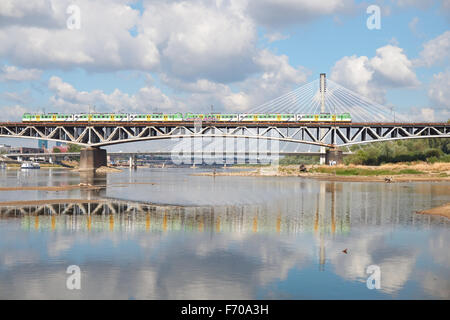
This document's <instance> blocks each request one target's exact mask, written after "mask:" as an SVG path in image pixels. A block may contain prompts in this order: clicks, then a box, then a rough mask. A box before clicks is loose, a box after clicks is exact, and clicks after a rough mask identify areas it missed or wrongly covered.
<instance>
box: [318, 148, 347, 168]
mask: <svg viewBox="0 0 450 320" xmlns="http://www.w3.org/2000/svg"><path fill="white" fill-rule="evenodd" d="M320 157H322V155H321V156H320ZM343 159H344V156H343V153H342V151H341V150H339V149H337V148H334V149H327V151H326V153H325V163H326V164H327V165H329V164H330V161H336V164H341V163H342V162H343V161H342V160H343Z"/></svg>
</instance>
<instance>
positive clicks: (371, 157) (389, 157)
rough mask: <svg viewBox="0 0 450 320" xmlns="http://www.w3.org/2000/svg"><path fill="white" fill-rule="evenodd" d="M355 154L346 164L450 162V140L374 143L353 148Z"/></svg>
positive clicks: (347, 158) (345, 161)
mask: <svg viewBox="0 0 450 320" xmlns="http://www.w3.org/2000/svg"><path fill="white" fill-rule="evenodd" d="M351 150H352V151H353V152H354V154H352V155H350V156H347V157H345V158H344V163H346V164H362V165H380V164H383V163H395V162H411V161H426V162H429V163H434V162H450V139H448V138H433V139H410V140H398V141H390V142H374V143H370V144H367V145H364V146H353V147H351Z"/></svg>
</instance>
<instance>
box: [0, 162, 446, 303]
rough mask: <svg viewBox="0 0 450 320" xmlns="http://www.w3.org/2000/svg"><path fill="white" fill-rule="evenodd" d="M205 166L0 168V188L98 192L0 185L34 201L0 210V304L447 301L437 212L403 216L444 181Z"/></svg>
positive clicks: (1, 197)
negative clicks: (74, 275) (100, 171)
mask: <svg viewBox="0 0 450 320" xmlns="http://www.w3.org/2000/svg"><path fill="white" fill-rule="evenodd" d="M205 170H206V169H201V168H197V169H185V168H184V169H183V168H167V169H141V168H140V169H138V170H136V171H135V170H128V169H126V170H124V171H122V172H120V173H108V174H107V175H97V176H95V177H93V176H85V175H81V176H80V174H79V173H75V172H70V171H67V170H62V169H60V170H55V169H51V170H44V169H42V170H31V171H23V170H22V171H20V170H1V171H0V187H25V186H29V187H31V186H41V187H44V186H65V185H76V184H79V183H80V182H82V183H90V184H95V185H97V186H99V188H98V189H97V190H79V189H75V190H70V191H46V190H11V191H0V201H1V202H5V201H30V200H45V201H48V204H45V201H43V202H39V203H37V202H36V203H33V202H23V203H17V204H10V205H7V206H6V205H3V206H0V299H78V298H83V299H450V251H449V244H450V232H449V227H450V223H449V222H450V220H448V219H446V218H443V217H438V216H428V215H421V214H417V213H416V212H417V211H420V210H424V209H429V208H432V207H436V206H439V205H442V204H444V203H446V202H448V201H449V199H450V184H449V183H445V182H439V183H431V182H414V183H391V184H386V183H373V182H372V183H368V182H367V183H366V182H327V181H318V180H313V179H303V178H297V177H238V176H216V177H211V176H196V175H194V174H196V173H199V172H202V171H205ZM58 199H59V200H58ZM50 200H51V201H50ZM345 249H347V250H346V253H345V252H343V250H345ZM71 265H76V266H78V267H79V268H80V271H81V278H80V279H81V280H80V281H81V282H80V283H81V289H79V290H76V289H75V290H69V289H68V288H67V285H66V282H67V279H68V277H69V276H70V274H68V273H67V268H68V267H69V266H71ZM369 266H372V267H369ZM368 268H369V271H370V270H375V269H376V270H379V276H380V277H379V278H378V277H375V276H377V275H378V273H377V272H375V273H373V274H371V272H373V271H371V272H369V273H367V271H368ZM373 268H375V269H373ZM369 276H371V277H375V280H374V281H375V282H371V281H370V283H379V288H373V289H369V288H368V284H367V282H368V281H367V279H368V277H369ZM378 280H379V281H378ZM369 287H371V286H370V285H369ZM372 287H373V286H372Z"/></svg>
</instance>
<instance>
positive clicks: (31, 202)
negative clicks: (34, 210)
mask: <svg viewBox="0 0 450 320" xmlns="http://www.w3.org/2000/svg"><path fill="white" fill-rule="evenodd" d="M99 202H107V200H104V199H99V200H86V199H47V200H22V201H3V202H0V207H6V206H39V205H49V204H60V203H61V204H66V203H99Z"/></svg>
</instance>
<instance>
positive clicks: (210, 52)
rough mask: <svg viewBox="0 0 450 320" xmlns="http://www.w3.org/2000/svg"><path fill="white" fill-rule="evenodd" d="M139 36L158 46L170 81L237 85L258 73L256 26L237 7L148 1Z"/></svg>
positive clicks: (196, 2) (233, 3)
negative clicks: (254, 60)
mask: <svg viewBox="0 0 450 320" xmlns="http://www.w3.org/2000/svg"><path fill="white" fill-rule="evenodd" d="M144 7H145V12H144V14H143V15H142V21H141V23H140V25H139V28H138V30H139V32H140V33H142V35H143V36H144V37H146V38H148V39H149V40H150V41H152V42H153V43H155V45H156V46H157V48H158V50H159V52H160V53H161V67H162V68H163V70H164V72H165V73H167V74H170V75H171V76H172V77H177V78H180V79H184V80H190V81H195V80H198V79H202V78H204V79H209V80H214V81H220V82H229V81H238V80H242V79H244V78H245V77H246V76H248V75H249V74H252V73H254V72H256V71H258V70H257V67H256V66H255V65H254V63H253V57H254V56H255V54H257V52H258V50H257V49H256V41H257V32H256V25H255V24H254V23H253V21H252V20H251V19H249V18H248V16H246V15H245V14H244V12H243V11H244V8H243V7H242V5H239V3H238V2H234V1H227V2H223V3H217V4H216V3H214V2H211V1H199V0H197V1H179V2H178V1H175V2H158V1H156V2H149V3H146V4H145V5H144Z"/></svg>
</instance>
